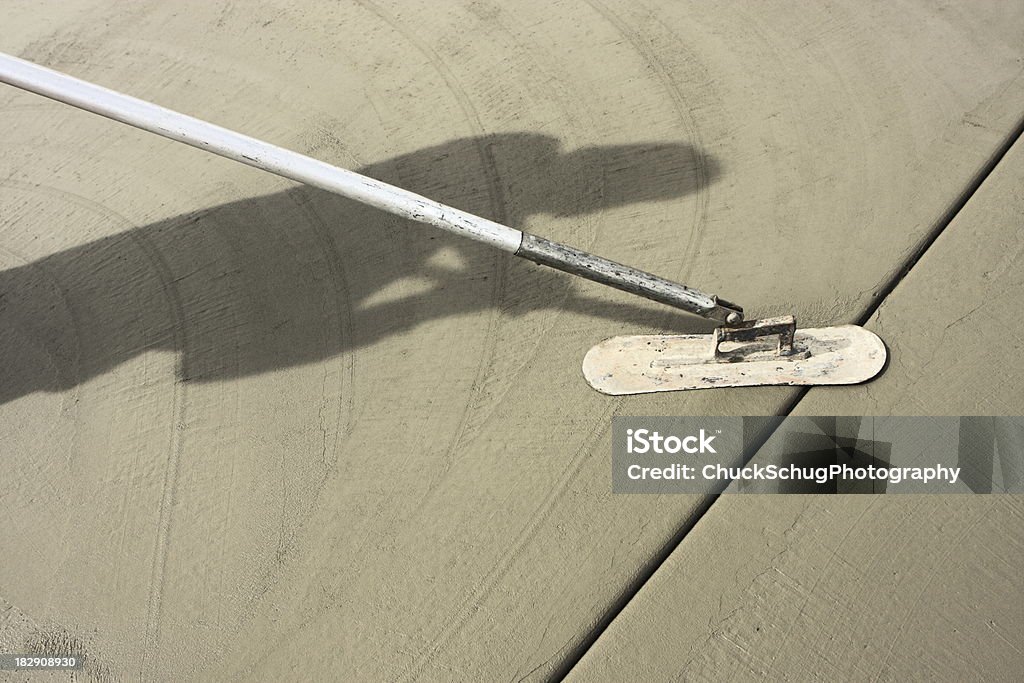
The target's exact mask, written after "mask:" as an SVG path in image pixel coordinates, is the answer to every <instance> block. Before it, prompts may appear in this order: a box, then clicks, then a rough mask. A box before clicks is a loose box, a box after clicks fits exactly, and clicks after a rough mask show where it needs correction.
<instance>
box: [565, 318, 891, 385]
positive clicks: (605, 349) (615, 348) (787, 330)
mask: <svg viewBox="0 0 1024 683" xmlns="http://www.w3.org/2000/svg"><path fill="white" fill-rule="evenodd" d="M885 356H886V351H885V345H884V344H883V343H882V340H881V339H879V338H878V336H877V335H875V334H874V333H872V332H869V331H868V330H865V329H864V328H863V327H859V326H857V325H840V326H837V327H823V328H812V329H806V330H798V329H796V319H795V318H794V317H793V316H791V315H789V316H783V317H779V318H765V319H763V320H752V321H749V322H743V323H737V324H734V325H729V326H725V327H719V328H716V329H715V330H714V332H712V333H711V334H710V335H708V334H681V335H638V336H627V337H613V338H611V339H606V340H605V341H603V342H601V343H600V344H598V345H597V346H595V347H594V348H592V349H590V351H589V352H588V353H587V355H586V358H584V360H583V374H584V375H585V376H586V378H587V381H588V382H590V385H591V386H592V387H594V388H595V389H597V390H598V391H600V392H602V393H605V394H644V393H650V392H655V391H678V390H683V389H708V388H712V387H746V386H758V385H785V384H788V385H809V384H856V383H858V382H864V381H866V380H869V379H871V378H872V377H874V376H875V375H877V374H878V372H879V371H880V370H881V369H882V366H883V365H884V364H885Z"/></svg>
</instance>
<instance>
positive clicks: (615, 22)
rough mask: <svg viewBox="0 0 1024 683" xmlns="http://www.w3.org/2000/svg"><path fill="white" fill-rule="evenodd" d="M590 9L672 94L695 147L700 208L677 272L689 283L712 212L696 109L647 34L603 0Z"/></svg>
mask: <svg viewBox="0 0 1024 683" xmlns="http://www.w3.org/2000/svg"><path fill="white" fill-rule="evenodd" d="M584 1H585V2H586V3H587V4H588V5H590V6H591V7H592V8H593V9H594V11H595V12H597V13H598V14H599V15H600V16H601V17H602V18H604V19H605V21H607V22H608V23H609V24H611V25H612V26H613V27H614V28H615V30H616V31H617V32H618V33H619V35H621V36H622V37H623V39H624V40H625V41H626V42H628V43H629V44H630V46H632V48H633V50H634V51H635V52H636V53H637V54H638V55H639V56H640V58H641V59H642V60H643V63H644V65H646V67H647V68H648V69H649V70H650V71H651V72H652V73H653V74H654V76H655V77H656V78H657V79H658V82H660V83H661V85H662V87H663V88H664V90H665V92H666V93H667V94H668V97H669V99H670V100H671V103H672V108H673V109H674V110H675V112H676V118H677V120H678V121H679V123H680V124H681V125H682V126H683V128H684V129H685V130H686V134H687V137H688V138H689V142H691V143H692V144H693V148H694V150H695V151H696V155H695V161H696V167H695V169H694V171H695V174H696V182H695V189H694V193H693V194H694V198H695V201H696V206H695V207H694V214H693V223H692V225H691V226H690V234H689V235H688V237H687V241H686V246H685V247H684V248H683V250H682V253H681V254H680V255H679V263H680V266H679V270H678V271H677V272H676V277H677V278H678V279H681V280H686V279H687V276H688V275H689V273H690V271H691V269H692V264H693V263H694V262H695V259H694V256H695V255H696V253H697V251H698V250H699V249H700V243H701V240H702V239H703V230H704V225H705V223H706V222H707V212H708V201H709V196H708V193H707V186H708V180H709V178H708V175H709V173H708V167H707V163H708V162H707V159H706V157H705V156H704V154H703V153H702V152H701V149H702V145H701V137H700V132H699V130H698V128H697V124H696V121H695V119H694V116H693V113H692V105H688V104H687V96H686V95H685V94H684V93H683V91H682V90H681V89H680V87H679V84H678V83H676V81H675V79H674V78H673V76H672V73H671V72H670V71H669V69H668V68H667V67H666V65H665V63H664V61H663V59H662V57H661V55H660V54H659V53H658V51H657V49H656V48H655V45H654V44H653V42H652V40H651V39H649V38H648V37H647V33H645V32H641V31H639V30H638V29H636V28H634V27H633V26H631V25H630V24H629V22H627V21H626V20H624V19H623V18H622V17H621V16H619V15H618V14H616V13H615V12H613V11H612V10H611V8H609V7H608V6H607V5H605V4H604V3H603V2H601V0H584ZM651 18H652V20H654V21H656V22H657V24H658V28H659V29H662V30H664V31H667V32H668V34H669V36H668V37H669V39H671V40H673V42H675V48H676V49H677V50H680V51H682V52H683V53H684V54H689V53H688V52H687V51H686V48H685V46H684V45H682V41H680V40H679V39H678V36H676V34H675V33H673V32H672V31H671V30H669V29H668V27H667V26H665V24H664V23H663V22H662V21H660V20H658V19H657V18H656V17H655V16H654V15H653V14H652V15H651ZM688 61H689V63H691V64H698V65H699V62H698V61H697V60H696V59H694V58H691V59H689V60H688ZM708 80H709V79H707V78H704V79H702V81H703V82H704V83H707V82H708Z"/></svg>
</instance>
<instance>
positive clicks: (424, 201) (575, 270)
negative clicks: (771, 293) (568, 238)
mask: <svg viewBox="0 0 1024 683" xmlns="http://www.w3.org/2000/svg"><path fill="white" fill-rule="evenodd" d="M0 82H3V83H7V84H9V85H13V86H15V87H17V88H21V89H22V90H27V91H29V92H33V93H36V94H37V95H42V96H44V97H49V98H50V99H53V100H57V101H58V102H63V103H65V104H70V105H71V106H73V107H78V108H79V109H84V110H85V111H89V112H92V113H94V114H99V115H100V116H105V117H107V118H109V119H113V120H115V121H120V122H121V123H126V124H128V125H130V126H134V127H135V128H140V129H142V130H146V131H149V132H151V133H155V134H156V135H161V136H163V137H165V138H169V139H171V140H177V141H178V142H184V143H185V144H187V145H191V146H192V147H196V148H198V149H202V150H205V151H207V152H213V153H214V154H218V155H220V156H222V157H226V158H228V159H232V160H234V161H237V162H239V163H243V164H246V165H247V166H253V167H255V168H259V169H262V170H264V171H268V172H270V173H274V174H275V175H279V176H282V177H284V178H288V179H290V180H295V181H297V182H300V183H304V184H306V185H311V186H313V187H318V188H320V189H322V190H327V191H328V192H333V193H335V194H339V195H341V196H343V197H348V198H349V199H353V200H355V201H358V202H362V203H363V204H367V205H369V206H373V207H376V208H378V209H381V210H383V211H388V212H390V213H393V214H396V215H398V216H402V217H403V218H408V219H410V220H414V221H418V222H420V223H426V224H427V225H432V226H434V227H436V228H441V229H442V230H447V231H449V232H453V233H455V234H458V235H462V236H463V237H468V238H470V239H473V240H476V241H478V242H483V243H484V244H489V245H491V246H492V247H496V248H498V249H501V250H503V251H507V252H510V253H514V254H518V255H519V256H523V257H525V258H528V259H531V260H533V261H536V262H537V263H542V264H544V265H547V266H551V267H553V268H558V269H559V270H563V271H565V272H567V273H572V274H573V275H579V276H582V277H585V278H587V279H588V280H594V281H596V282H601V283H603V284H606V285H611V286H612V287H616V288H618V289H621V290H625V291H627V292H632V293H633V294H639V295H640V296H644V297H647V298H648V299H653V300H655V301H660V302H662V303H665V304H668V305H670V306H675V307H676V308H682V309H684V310H687V311H690V312H692V313H696V314H698V315H702V316H705V317H708V318H714V319H717V320H722V321H726V322H729V321H730V317H733V316H735V318H734V320H736V321H738V320H739V319H740V318H742V309H740V308H738V307H735V306H732V307H731V308H730V307H727V306H725V305H724V304H725V303H726V302H723V301H718V300H717V299H716V298H715V297H713V296H709V295H707V294H704V293H702V292H698V291H697V290H694V289H690V288H689V287H684V286H683V285H679V284H675V283H673V282H669V281H668V280H663V279H661V278H658V277H656V276H654V275H651V274H650V273H644V272H642V271H639V270H636V269H633V268H630V267H628V266H624V265H621V264H618V263H613V262H612V261H608V260H606V259H602V258H600V257H597V256H593V255H591V254H587V253H585V252H582V251H579V250H576V249H573V248H571V247H567V246H564V245H560V244H556V243H555V242H549V241H547V240H543V239H541V238H539V237H534V236H532V235H527V234H525V233H523V232H522V231H520V230H516V229H515V228H510V227H509V226H507V225H501V224H500V223H495V222H494V221H491V220H488V219H486V218H481V217H480V216H474V215H473V214H471V213H467V212H465V211H461V210H459V209H456V208H454V207H451V206H446V205H444V204H441V203H440V202H435V201H434V200H432V199H428V198H426V197H423V196H420V195H418V194H415V193H413V192H409V191H408V190H403V189H402V188H400V187H395V186H394V185H389V184H387V183H384V182H381V181H379V180H375V179H373V178H369V177H367V176H364V175H360V174H359V173H356V172H354V171H348V170H346V169H343V168H338V167H337V166H332V165H330V164H328V163H325V162H323V161H319V160H317V159H313V158H312V157H308V156H306V155H304V154H299V153H298V152H293V151H291V150H288V149H284V148H283V147H278V146H277V145H272V144H270V143H269V142H264V141H262V140H257V139H256V138H253V137H249V136H248V135H243V134H241V133H236V132H234V131H231V130H228V129H227V128H223V127H221V126H218V125H215V124H212V123H209V122H206V121H202V120H200V119H197V118H194V117H192V116H188V115H186V114H181V113H179V112H176V111H172V110H170V109H167V108H165V107H161V106H159V105H156V104H153V103H152V102H146V101H145V100H140V99H138V98H135V97H131V96H130V95H125V94H123V93H119V92H116V91H114V90H110V89H108V88H104V87H102V86H99V85H96V84H94V83H89V82H88V81H83V80H81V79H79V78H75V77H74V76H69V75H67V74H63V73H60V72H59V71H54V70H52V69H47V68H46V67H43V66H39V65H38V64H33V63H32V62H28V61H25V60H24V59H19V58H17V57H12V56H11V55H7V54H4V53H2V52H0ZM730 306H731V304H730Z"/></svg>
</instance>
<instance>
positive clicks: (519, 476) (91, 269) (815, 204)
mask: <svg viewBox="0 0 1024 683" xmlns="http://www.w3.org/2000/svg"><path fill="white" fill-rule="evenodd" d="M5 27H7V28H8V30H6V31H5V32H4V36H3V38H2V39H0V49H2V50H4V51H7V52H11V53H14V54H18V55H19V56H22V57H25V58H28V59H32V60H35V61H37V62H40V63H42V64H45V65H47V66H51V67H54V68H57V69H61V70H64V71H67V72H69V73H72V74H73V75H77V76H80V77H84V78H87V79H90V80H94V81H96V82H99V83H101V84H104V85H108V86H110V87H114V88H117V89H120V90H124V91H128V92H130V93H131V94H134V95H137V96H140V97H143V98H147V99H151V100H154V101H156V102H158V103H160V104H163V105H166V106H169V107H172V108H176V109H179V110H182V111H185V112H188V113H191V114H193V115H196V116H199V117H201V118H205V119H208V120H212V121H214V122H217V123H220V124H222V125H226V126H228V127H231V128H236V129H240V130H242V131H244V132H247V133H249V134H252V135H256V136H258V137H262V138H265V139H267V140H269V141H271V142H275V143H277V144H282V145H285V146H288V147H291V148H294V149H297V150H299V151H302V152H305V153H308V154H312V155H314V156H317V157H318V158H322V159H324V160H327V161H330V162H333V163H337V164H340V165H344V166H347V167H351V168H356V169H359V170H362V171H363V172H365V173H367V174H370V175H374V176H377V177H380V178H382V179H384V180H388V181H391V182H394V183H397V184H399V185H403V186H406V187H409V188H410V189H413V190H416V191H419V192H421V193H424V194H427V195H429V196H432V197H435V198H437V199H440V200H442V201H447V202H450V203H452V204H454V205H456V206H459V207H460V208H464V209H466V210H470V211H473V212H476V213H479V214H482V215H485V216H487V217H490V218H494V219H496V220H500V221H504V222H507V223H509V224H513V225H515V226H516V227H523V228H526V229H529V230H531V231H534V232H537V233H539V234H542V235H544V236H547V237H551V238H555V239H559V240H562V241H565V242H568V243H571V244H574V245H576V246H579V247H582V248H586V249H590V250H592V251H595V252H597V253H599V254H601V255H604V256H607V257H610V258H615V259H617V260H622V261H625V262H627V263H630V264H632V265H636V266H638V267H642V268H646V269H649V270H652V271H654V272H656V273H659V274H661V275H664V276H667V277H671V278H675V279H679V280H682V281H684V282H687V283H691V284H694V285H696V286H700V287H703V288H707V289H709V290H712V291H718V292H720V293H721V294H722V295H723V296H726V297H728V298H730V299H735V300H737V301H739V302H740V303H742V304H744V305H745V306H747V307H748V308H749V309H750V310H751V311H752V312H753V313H755V314H757V315H770V314H775V313H796V314H797V315H798V316H799V317H800V318H801V320H802V321H803V322H805V323H807V324H811V323H828V322H833V321H840V320H841V321H847V320H850V319H852V318H854V317H856V315H857V314H858V312H859V311H860V310H862V309H863V308H864V307H865V306H866V305H868V303H869V302H870V301H871V297H872V293H873V292H874V291H876V290H877V288H878V287H879V286H880V284H881V283H884V282H885V281H886V279H887V277H888V275H889V273H890V272H892V271H893V270H894V269H896V268H897V267H898V264H899V263H900V262H901V259H902V258H903V257H904V256H905V255H906V254H907V253H909V252H910V251H912V250H913V248H914V246H915V245H916V244H917V243H918V242H919V241H920V240H921V239H922V238H923V236H924V235H925V234H927V233H928V231H929V230H930V229H931V227H932V226H933V225H935V224H937V223H939V222H941V220H942V218H943V215H944V214H945V212H946V210H947V208H948V207H949V206H950V205H951V204H952V203H953V202H954V201H955V197H956V196H957V195H958V193H960V192H962V191H963V189H964V188H965V187H967V186H968V185H969V184H970V181H971V178H972V177H973V176H974V175H975V174H976V173H977V172H978V171H979V169H981V168H983V167H984V166H985V164H986V163H987V161H988V159H989V158H990V156H991V155H992V154H993V152H994V150H996V149H997V148H998V147H999V145H1000V144H1001V143H1002V141H1003V140H1004V138H1005V137H1006V136H1007V134H1008V133H1009V131H1010V130H1011V129H1012V128H1013V126H1015V125H1016V121H1017V117H1018V115H1019V112H1020V111H1021V108H1022V105H1024V79H1022V74H1021V62H1020V60H1021V57H1022V54H1021V41H1020V40H1019V37H1020V34H1021V30H1022V27H1024V17H1022V16H1021V9H1020V8H1018V7H1016V6H1014V4H1013V3H1003V2H996V1H993V2H978V3H972V4H971V6H970V7H969V8H967V7H964V8H958V7H947V8H933V7H931V5H930V4H928V3H923V2H920V3H919V2H905V3H899V4H893V3H863V2H843V3H832V4H828V5H823V4H821V3H816V2H807V3H797V4H794V3H758V4H757V5H751V4H750V3H736V4H732V5H720V4H715V5H710V4H708V3H698V2H693V3H689V2H688V3H674V2H673V3H669V2H632V3H604V2H598V1H597V0H593V1H592V2H590V3H587V4H582V5H581V4H579V3H574V2H564V1H556V2H546V3H520V4H518V5H517V6H516V8H515V10H514V11H513V10H511V9H509V8H506V7H502V6H500V5H498V4H496V3H491V2H455V1H452V2H445V3H438V2H436V1H434V2H400V3H399V2H372V1H370V0H360V1H359V2H355V3H343V4H340V5H339V4H337V3H326V2H321V3H310V2H303V3H296V2H287V1H283V0H282V1H277V2H271V1H261V2H253V3H246V4H244V5H242V4H238V3H232V2H204V3H191V4H189V5H187V6H183V5H181V4H178V3H160V2H134V3H130V4H126V3H121V2H114V1H112V0H94V1H90V2H86V1H81V2H74V3H60V4H59V5H53V6H51V7H50V8H40V7H39V5H38V3H14V4H12V5H11V6H10V7H8V8H6V9H5ZM11 27H14V28H11ZM0 97H2V99H0V123H2V126H3V128H4V130H7V131H9V132H10V134H9V135H8V136H6V137H5V140H4V143H3V154H2V155H0V178H2V180H0V206H2V207H3V210H2V212H0V261H2V263H0V291H2V292H3V299H2V304H0V318H2V320H0V356H2V357H3V358H4V362H3V365H2V369H0V372H2V373H3V374H2V375H0V387H2V389H0V400H2V402H3V404H2V406H0V444H2V450H3V457H4V459H5V464H6V466H7V472H8V476H7V477H5V487H4V494H3V496H2V497H0V513H2V515H3V519H4V520H5V528H4V534H3V536H2V541H0V543H2V544H3V547H2V548H0V555H2V556H3V557H6V558H14V559H15V560H16V561H13V562H12V561H5V562H2V563H0V597H2V599H3V601H4V602H3V603H2V604H3V610H2V613H3V615H4V616H3V620H2V622H0V646H2V647H0V649H11V648H16V647H33V648H38V647H44V646H50V647H56V646H58V645H61V644H65V645H68V644H70V645H73V646H74V647H75V648H77V649H78V650H79V651H81V652H85V653H86V654H88V655H89V657H90V659H91V661H92V662H93V664H92V665H93V666H94V667H95V671H97V672H101V673H102V672H104V671H105V672H107V673H109V674H110V675H111V676H112V677H116V678H135V677H147V678H155V679H181V678H196V677H202V678H215V679H226V678H236V679H245V680H255V679H266V680H281V679H286V678H293V677H297V676H302V677H306V678H310V679H317V678H332V677H337V676H345V677H347V678H352V679H389V680H393V679H403V680H407V679H450V678H465V679H493V678H544V677H547V676H550V675H552V674H553V673H555V672H557V671H558V670H559V667H560V666H561V664H562V663H563V662H565V661H567V659H571V657H572V655H573V653H574V652H576V651H577V649H578V648H579V647H580V646H581V644H582V643H583V642H585V640H586V638H587V635H588V634H589V633H591V632H592V630H593V628H594V627H595V625H596V624H598V623H600V621H601V619H602V618H603V616H604V615H605V614H606V613H607V612H608V610H609V609H610V608H612V607H613V606H614V605H615V604H616V603H617V601H619V600H621V599H622V596H625V595H629V594H631V592H632V590H633V586H634V584H635V582H636V579H637V577H638V576H640V575H642V574H643V572H644V571H645V567H646V566H648V564H649V563H650V562H652V561H653V560H654V559H656V558H658V556H659V552H660V551H661V549H662V548H664V547H666V545H667V544H670V543H671V542H672V539H673V538H674V537H675V536H676V535H677V533H678V532H679V530H680V529H681V528H685V525H686V522H687V519H688V518H689V516H690V515H691V514H692V513H693V511H694V510H697V509H699V508H700V506H701V505H702V504H703V502H704V501H702V500H701V499H699V498H679V497H667V498H649V497H644V498H621V497H618V498H613V497H612V496H611V494H610V485H609V476H608V475H609V471H608V448H609V445H608V444H609V434H608V430H609V419H610V417H611V416H612V415H615V414H620V413H621V414H757V413H772V412H775V411H778V410H779V409H780V408H781V407H782V406H783V405H784V404H785V402H786V401H787V400H788V399H789V398H790V397H791V396H792V393H791V391H790V390H785V389H779V390H768V389H765V390H751V391H737V392H707V393H701V394H692V395H663V396H650V397H645V398H642V399H639V398H631V399H625V400H612V399H609V398H607V397H605V396H601V395H598V394H596V393H595V392H593V391H591V390H590V389H589V388H588V387H587V386H586V384H585V382H584V381H583V379H582V377H581V375H580V371H579V363H580V361H581V359H582V358H583V354H584V353H585V351H586V350H587V349H588V348H589V347H590V346H591V345H592V344H594V343H595V342H597V341H599V340H600V339H602V338H604V337H607V336H612V335H615V334H623V333H643V332H649V331H659V330H676V331H695V330H706V329H707V327H706V326H704V325H703V324H702V323H701V322H700V321H695V320H693V319H689V318H683V317H681V316H674V315H672V314H671V313H667V312H665V311H662V310H660V309H659V308H657V307H654V306H648V305H646V304H643V303H640V302H636V301H633V300H632V299H631V298H630V297H628V296H626V295H620V294H618V293H615V292H610V291H607V292H606V291H603V290H600V289H598V288H596V287H591V286H589V285H585V284H577V283H574V282H571V281H570V280H569V279H567V278H564V277H561V276H559V275H558V274H555V273H550V272H545V271H541V270H538V269H536V268H534V267H533V266H532V265H530V264H525V263H518V262H513V260H512V259H509V258H506V257H503V256H501V255H497V254H495V253H492V252H490V251H487V250H486V249H484V248H477V247H475V246H474V245H467V244H463V243H460V242H456V241H454V240H452V239H448V238H445V237H444V236H441V235H435V234H433V233H431V232H429V231H427V230H423V229H420V228H417V227H412V226H407V225H404V224H402V223H400V222H398V221H395V220H393V219H390V218H388V217H386V216H382V215H379V214H376V213H374V212H371V211H365V210H362V209H360V208H358V207H355V206H352V205H351V204H349V203H346V202H343V201H340V200H336V199H334V198H332V197H329V196H325V195H323V194H322V193H317V192H312V191H306V190H302V189H295V188H293V187H292V186H291V185H289V184H287V183H285V182H283V181H280V180H277V179H275V178H272V177H269V176H264V175H260V174H258V173H256V172H255V171H252V170H249V169H245V168H243V167H239V166H237V165H234V164H231V163H230V162H227V161H224V160H219V159H216V158H211V157H208V156H205V155H203V154H202V153H200V152H198V151H196V150H192V149H188V148H184V147H175V146H172V145H171V144H170V143H168V142H166V141H163V140H160V139H157V138H153V137H148V136H146V135H145V134H143V133H138V132H133V131H130V130H127V129H125V128H123V127H120V126H117V125H116V124H112V123H109V122H106V121H103V120H101V119H98V118H96V117H91V116H89V115H85V114H81V113H78V112H75V111H73V110H70V109H68V108H65V107H62V106H59V105H56V104H53V103H49V102H47V101H45V100H42V99H39V98H35V97H33V96H29V95H23V94H17V93H14V92H12V91H7V90H4V91H3V94H2V96H0ZM70 645H69V646H70Z"/></svg>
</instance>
